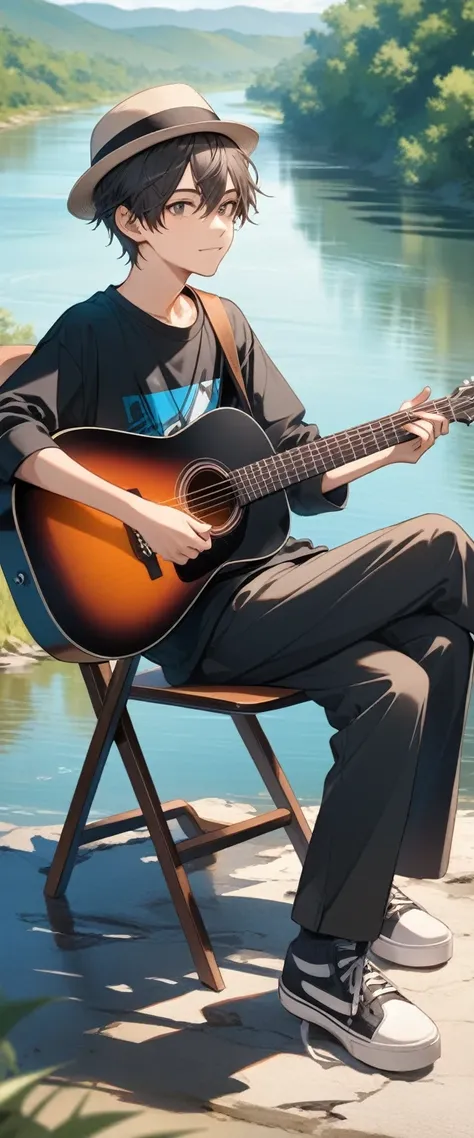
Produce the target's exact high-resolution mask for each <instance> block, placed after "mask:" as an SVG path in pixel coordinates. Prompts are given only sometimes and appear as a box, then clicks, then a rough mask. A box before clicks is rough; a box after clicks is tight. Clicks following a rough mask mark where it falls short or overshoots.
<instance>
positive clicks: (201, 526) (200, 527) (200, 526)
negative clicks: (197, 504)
mask: <svg viewBox="0 0 474 1138" xmlns="http://www.w3.org/2000/svg"><path fill="white" fill-rule="evenodd" d="M187 520H188V522H189V524H190V526H191V527H192V529H193V530H195V532H196V533H209V531H210V530H211V529H212V526H211V525H209V523H208V522H200V521H199V518H193V516H192V514H188V515H187Z"/></svg>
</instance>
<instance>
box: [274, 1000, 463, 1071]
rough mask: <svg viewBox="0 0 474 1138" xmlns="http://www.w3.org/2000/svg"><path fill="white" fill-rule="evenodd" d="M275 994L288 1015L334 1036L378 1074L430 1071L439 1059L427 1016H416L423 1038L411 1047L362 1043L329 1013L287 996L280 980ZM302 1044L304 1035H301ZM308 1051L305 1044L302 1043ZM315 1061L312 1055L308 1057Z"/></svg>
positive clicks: (438, 1045)
mask: <svg viewBox="0 0 474 1138" xmlns="http://www.w3.org/2000/svg"><path fill="white" fill-rule="evenodd" d="M278 994H279V997H280V1002H281V1004H282V1006H283V1007H284V1008H285V1009H286V1011H287V1012H290V1015H294V1016H296V1017H297V1018H298V1019H300V1020H303V1022H304V1023H306V1024H308V1023H312V1024H314V1025H315V1026H316V1027H322V1028H324V1029H325V1031H327V1032H329V1033H330V1034H331V1035H333V1036H334V1038H335V1039H337V1040H338V1041H339V1043H341V1044H342V1046H343V1047H345V1049H346V1051H348V1052H349V1054H350V1055H352V1056H353V1058H354V1059H358V1060H359V1062H360V1063H365V1064H366V1065H367V1066H368V1067H372V1068H375V1069H376V1070H379V1071H393V1072H396V1073H398V1074H402V1073H405V1072H408V1071H421V1070H424V1069H426V1068H427V1067H431V1066H432V1065H433V1063H435V1062H436V1060H437V1059H439V1057H440V1055H441V1039H440V1034H439V1031H438V1028H437V1027H436V1024H434V1023H433V1022H432V1021H431V1020H430V1019H429V1018H428V1016H425V1015H423V1013H421V1012H420V1016H421V1015H423V1018H424V1019H425V1020H426V1036H425V1037H424V1038H422V1039H416V1041H414V1042H413V1043H408V1044H407V1043H397V1044H390V1043H383V1042H382V1041H381V1040H380V1039H377V1040H374V1039H372V1040H370V1039H364V1038H362V1037H361V1035H360V1034H358V1033H356V1032H354V1031H351V1028H350V1026H349V1024H347V1025H345V1024H344V1025H343V1024H341V1023H340V1021H337V1020H336V1019H334V1018H333V1017H332V1016H331V1013H330V1012H329V1011H321V1010H320V1009H319V1008H316V1007H312V1006H310V1005H309V1004H307V1003H306V1002H304V1001H303V1000H300V999H299V998H298V996H296V995H294V994H293V993H292V992H289V991H288V990H287V989H286V988H285V986H284V984H283V983H282V981H281V980H280V983H279V988H278ZM303 1042H305V1040H304V1035H303ZM305 1046H307V1048H309V1046H310V1045H309V1044H307V1043H305ZM312 1057H313V1058H315V1055H313V1056H312Z"/></svg>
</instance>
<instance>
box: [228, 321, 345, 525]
mask: <svg viewBox="0 0 474 1138" xmlns="http://www.w3.org/2000/svg"><path fill="white" fill-rule="evenodd" d="M225 306H226V309H227V312H228V315H229V318H230V320H231V323H232V326H233V331H234V336H235V339H236V344H237V349H238V354H239V361H240V366H241V370H242V375H243V378H244V382H245V385H246V388H247V394H248V397H249V400H250V404H251V407H252V410H253V413H254V416H255V418H256V420H257V422H258V423H259V424H260V426H261V427H263V429H264V431H265V432H266V434H267V435H268V437H269V439H270V442H271V443H272V445H273V446H274V447H275V450H276V451H283V450H290V449H291V447H297V446H303V444H304V443H311V442H315V441H316V439H319V438H320V437H321V436H320V432H319V429H318V427H317V426H316V425H315V424H308V423H305V421H304V417H305V409H304V407H303V404H302V403H301V402H300V400H299V399H298V398H297V396H296V395H295V393H294V391H293V390H292V388H291V387H290V385H289V383H287V381H286V379H285V378H284V377H283V375H282V374H281V372H280V371H279V370H278V368H277V367H276V366H275V364H274V363H273V361H272V360H271V359H270V357H269V356H268V355H267V353H266V351H265V349H264V348H263V347H262V345H261V343H260V341H259V340H258V339H257V337H256V335H255V333H254V332H253V330H252V328H251V327H250V325H249V324H248V322H247V320H246V319H245V317H244V316H243V314H242V312H241V311H240V309H239V308H237V305H235V304H233V302H231V301H228V300H226V301H225ZM321 482H322V475H317V476H316V477H315V478H308V479H307V480H306V481H304V482H300V483H298V484H297V485H296V486H291V487H290V488H289V489H288V490H287V495H288V501H289V504H290V507H291V509H292V510H293V511H294V513H295V514H301V515H305V516H309V515H310V514H322V513H327V512H330V511H332V510H341V509H343V508H344V506H345V505H346V502H347V497H348V487H347V486H340V487H338V488H337V489H336V490H332V491H331V492H330V493H329V494H323V491H322V489H321Z"/></svg>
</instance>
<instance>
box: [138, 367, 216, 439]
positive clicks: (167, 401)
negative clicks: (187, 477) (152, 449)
mask: <svg viewBox="0 0 474 1138" xmlns="http://www.w3.org/2000/svg"><path fill="white" fill-rule="evenodd" d="M220 390H221V379H220V377H219V378H217V379H203V380H201V382H200V383H191V384H189V386H188V387H173V388H171V389H169V388H166V389H165V390H163V391H154V392H152V393H150V394H149V395H125V396H124V397H123V403H124V408H125V414H126V416H127V425H128V428H129V430H130V431H134V432H136V433H137V434H140V435H172V434H173V433H174V431H179V430H180V429H181V428H182V427H186V426H188V424H189V423H193V422H194V420H195V419H199V417H200V416H201V415H205V414H206V412H207V411H214V410H215V408H216V407H218V405H219V396H220Z"/></svg>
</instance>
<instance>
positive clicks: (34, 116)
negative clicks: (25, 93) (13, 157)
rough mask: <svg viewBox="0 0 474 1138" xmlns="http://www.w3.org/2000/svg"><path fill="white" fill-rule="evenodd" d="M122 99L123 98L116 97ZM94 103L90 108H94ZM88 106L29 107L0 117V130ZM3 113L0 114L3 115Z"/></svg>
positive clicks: (75, 104)
mask: <svg viewBox="0 0 474 1138" xmlns="http://www.w3.org/2000/svg"><path fill="white" fill-rule="evenodd" d="M118 98H123V96H120V95H119V96H118ZM96 105H97V104H96V103H93V104H90V106H96ZM87 108H88V104H84V103H81V104H79V103H70V104H69V103H68V104H66V105H64V106H60V107H31V109H29V110H26V111H21V112H17V111H15V112H13V113H12V114H11V115H8V116H7V117H6V118H3V117H0V130H12V129H14V128H15V127H19V126H30V125H31V124H32V123H34V122H37V121H38V119H45V118H51V117H52V116H53V115H68V114H72V113H74V112H75V111H82V110H84V109H85V110H87ZM4 113H5V112H0V114H1V115H3V114H4Z"/></svg>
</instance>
